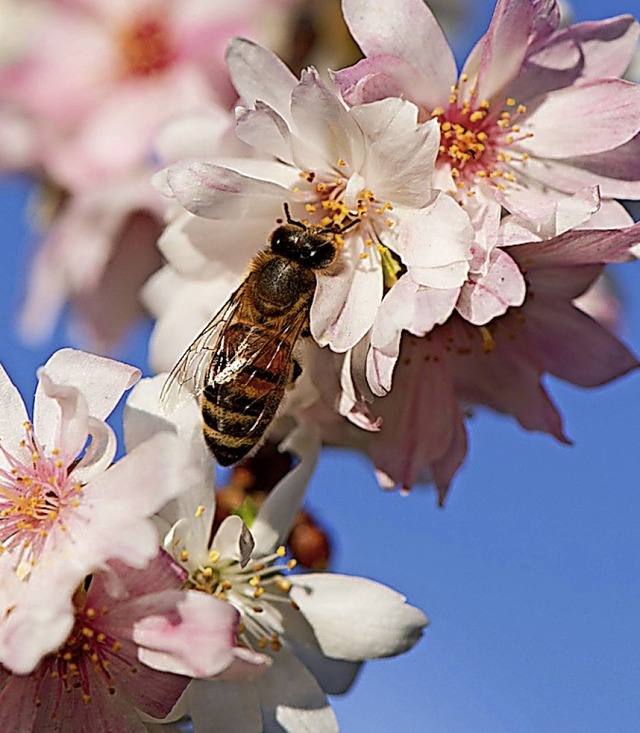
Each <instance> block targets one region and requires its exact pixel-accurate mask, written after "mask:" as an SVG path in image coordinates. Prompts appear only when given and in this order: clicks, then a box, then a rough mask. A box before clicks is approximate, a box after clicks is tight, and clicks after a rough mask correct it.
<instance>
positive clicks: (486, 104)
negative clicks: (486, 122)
mask: <svg viewBox="0 0 640 733" xmlns="http://www.w3.org/2000/svg"><path fill="white" fill-rule="evenodd" d="M479 106H480V107H482V109H489V108H490V107H491V105H490V104H489V100H488V99H483V100H482V102H480V105H479Z"/></svg>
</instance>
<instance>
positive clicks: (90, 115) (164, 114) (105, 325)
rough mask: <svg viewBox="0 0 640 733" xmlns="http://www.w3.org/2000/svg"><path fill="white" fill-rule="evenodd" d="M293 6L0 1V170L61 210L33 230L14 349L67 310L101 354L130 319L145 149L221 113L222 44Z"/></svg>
mask: <svg viewBox="0 0 640 733" xmlns="http://www.w3.org/2000/svg"><path fill="white" fill-rule="evenodd" d="M293 4H295V1H294V0H273V1H272V2H264V1H263V2H259V3H258V2H255V0H239V1H238V2H235V3H232V4H230V5H229V4H227V5H224V4H221V3H220V2H218V1H217V0H185V1H184V2H180V3H176V2H172V1H171V0H142V1H141V2H136V3H133V4H132V3H125V2H121V1H116V2H105V1H104V0H78V1H77V2H68V1H67V0H31V2H29V3H24V2H23V3H20V4H18V3H14V2H11V0H4V4H3V7H2V8H0V13H1V14H0V18H1V19H2V22H3V25H2V26H1V29H2V35H1V36H0V44H1V43H2V40H3V39H5V40H6V41H9V40H11V41H12V43H11V44H9V45H7V43H5V44H4V46H3V50H2V56H1V57H0V133H2V134H1V135H0V166H1V167H3V168H5V169H9V170H27V171H29V172H31V173H33V174H34V175H36V176H39V177H44V178H45V179H46V181H47V186H48V188H49V190H52V189H58V190H59V191H60V192H62V197H61V200H62V202H63V203H62V206H61V207H60V208H59V209H58V210H57V211H56V212H55V216H54V218H53V220H52V221H51V222H47V224H46V227H45V231H44V232H41V233H40V234H41V235H42V237H43V241H42V243H41V246H40V248H39V251H38V252H37V255H36V263H35V265H34V272H33V275H32V277H31V279H30V281H29V284H28V288H27V302H26V305H25V313H24V314H23V332H24V334H25V337H26V338H27V339H37V338H42V337H44V336H47V335H48V334H49V333H50V332H51V330H52V328H53V326H54V325H55V322H56V320H57V318H58V316H59V314H60V312H61V310H62V308H63V306H64V305H65V303H66V302H67V301H71V302H72V304H73V306H74V308H73V312H72V315H73V317H74V318H75V319H76V321H79V326H78V327H77V332H76V336H77V335H79V334H81V335H82V337H84V339H85V341H86V340H88V341H89V342H90V343H92V345H93V346H94V347H95V348H98V349H100V350H102V351H104V350H107V349H109V348H111V347H112V346H113V345H114V343H116V342H117V341H118V340H119V339H120V338H121V336H122V334H123V333H124V331H125V330H126V328H127V327H128V326H129V325H130V324H131V323H132V322H133V321H134V320H135V319H136V318H137V317H139V315H140V312H141V309H140V306H139V303H138V293H139V289H140V286H141V284H142V282H144V280H146V279H147V278H148V277H149V275H150V274H151V272H153V271H154V270H155V269H157V267H158V266H159V260H158V258H157V255H154V253H153V246H154V242H155V239H156V238H157V235H158V231H159V226H160V221H161V219H160V211H161V205H160V199H159V197H158V196H157V194H156V193H155V192H154V191H153V189H152V188H151V187H150V186H149V176H150V175H151V173H152V172H153V171H154V170H155V168H156V166H157V163H156V161H155V160H154V158H153V155H152V148H151V143H152V140H153V139H154V137H155V135H156V133H157V132H158V130H159V129H160V128H161V126H162V124H163V123H164V122H166V121H167V120H169V119H171V118H172V117H174V116H175V115H179V114H182V113H185V112H188V111H193V112H195V111H204V110H206V109H210V108H213V109H215V108H216V107H220V109H221V110H225V111H226V110H227V109H228V107H229V106H230V105H231V104H232V103H233V101H234V99H235V93H234V91H233V87H232V86H231V84H230V81H229V78H228V74H227V72H226V68H225V65H224V50H225V48H226V44H227V41H228V39H229V37H230V36H231V35H234V34H238V33H243V34H254V35H256V36H258V37H261V38H263V39H266V40H272V41H273V40H275V39H276V37H277V36H278V34H279V32H280V28H281V27H282V25H283V20H282V19H283V14H284V13H285V12H286V11H287V10H288V8H289V7H290V6H291V5H293ZM16 38H18V39H20V42H19V43H16V42H15V39H16ZM142 220H146V222H147V224H148V226H147V227H146V229H141V228H140V227H139V226H137V225H136V226H134V231H133V232H132V231H131V225H132V222H133V221H136V222H137V224H139V223H140V222H141V221H142ZM123 250H124V251H126V256H122V254H121V253H122V251H123ZM111 307H113V308H114V309H115V310H116V313H115V314H114V317H113V318H111V319H110V320H108V316H107V315H106V314H105V309H106V310H109V309H110V308H111Z"/></svg>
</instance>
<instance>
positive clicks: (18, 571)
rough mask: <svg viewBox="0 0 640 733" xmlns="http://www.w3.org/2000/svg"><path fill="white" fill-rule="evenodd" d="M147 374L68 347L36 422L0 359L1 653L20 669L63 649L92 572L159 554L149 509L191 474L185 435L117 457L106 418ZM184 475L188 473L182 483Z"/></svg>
mask: <svg viewBox="0 0 640 733" xmlns="http://www.w3.org/2000/svg"><path fill="white" fill-rule="evenodd" d="M139 375H140V372H139V371H138V370H137V369H135V368H133V367H130V366H128V365H126V364H121V363H119V362H115V361H112V360H110V359H103V358H101V357H97V356H93V355H91V354H85V353H83V352H79V351H74V350H71V349H63V350H61V351H58V352H56V353H55V354H54V355H53V356H52V357H51V358H50V359H49V361H48V362H47V363H46V364H45V365H44V366H43V367H42V368H41V369H40V370H39V372H38V377H39V384H38V389H37V391H36V396H35V406H34V415H33V420H30V419H29V418H28V416H27V412H26V409H25V406H24V404H23V402H22V399H21V397H20V395H19V394H18V392H17V390H16V388H15V387H14V386H13V384H12V383H11V382H10V381H9V378H8V376H7V375H6V373H5V372H4V370H2V369H0V394H1V395H2V404H3V411H2V415H1V416H0V543H1V547H2V552H1V554H0V576H1V577H2V582H1V583H0V661H1V662H2V664H4V665H5V666H6V667H7V668H9V669H11V670H12V671H14V672H16V673H18V674H26V673H28V672H30V671H31V670H32V669H33V668H34V667H35V666H36V664H37V662H38V660H39V659H40V657H41V656H42V655H43V654H45V653H47V652H49V651H52V650H53V649H56V648H57V647H58V646H59V645H60V644H61V643H62V642H63V640H64V639H65V638H66V637H67V635H68V634H69V632H70V629H71V626H72V623H73V609H72V602H71V599H72V596H73V594H74V593H75V590H76V587H77V586H78V584H79V583H81V581H82V580H83V579H84V577H85V576H86V575H87V574H89V573H90V572H92V571H94V570H97V569H100V568H102V567H104V565H105V563H107V562H109V561H113V560H119V561H121V562H123V563H126V564H127V565H130V566H132V567H137V568H143V567H144V566H145V565H146V564H147V562H148V561H149V560H150V559H151V558H152V557H154V556H155V554H156V552H157V547H158V540H157V535H156V532H155V530H154V527H153V525H152V523H151V522H150V521H149V519H148V518H149V517H150V516H151V515H152V514H153V513H154V512H156V511H157V510H158V509H160V507H162V505H163V504H165V503H166V502H167V501H169V500H170V499H172V498H173V497H175V496H176V495H178V494H179V493H180V492H181V491H183V490H185V488H187V487H188V485H189V480H190V477H191V480H193V474H194V471H196V469H195V468H194V467H193V466H191V465H190V464H189V463H188V456H187V454H186V452H185V451H184V449H183V448H182V446H181V445H180V443H179V441H177V440H176V439H175V438H174V437H173V436H170V435H165V434H163V435H158V436H156V437H154V438H153V439H152V440H149V441H148V442H146V443H145V444H143V445H140V446H138V447H137V449H136V450H134V451H132V452H130V453H129V455H127V456H125V457H124V458H122V459H121V460H119V461H117V462H115V463H114V458H115V453H116V440H115V435H114V433H113V431H112V429H111V428H110V427H109V426H108V425H107V424H106V423H105V422H104V420H105V418H106V417H107V416H108V415H109V413H110V412H111V410H112V409H113V408H114V407H115V405H116V403H117V402H118V401H119V399H120V397H121V396H122V394H123V392H124V391H125V390H126V389H128V388H129V387H131V386H132V384H133V383H134V382H135V381H137V379H138V378H139ZM185 482H186V483H185Z"/></svg>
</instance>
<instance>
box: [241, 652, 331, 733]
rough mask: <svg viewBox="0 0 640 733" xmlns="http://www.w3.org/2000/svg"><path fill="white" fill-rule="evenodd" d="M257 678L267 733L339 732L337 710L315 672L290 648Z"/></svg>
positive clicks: (265, 732)
mask: <svg viewBox="0 0 640 733" xmlns="http://www.w3.org/2000/svg"><path fill="white" fill-rule="evenodd" d="M274 662H275V663H274V664H273V666H272V667H271V669H269V670H268V671H267V673H266V674H264V675H263V676H262V677H260V678H259V679H258V680H257V681H256V683H255V684H256V685H257V687H258V689H259V691H260V702H261V707H262V716H263V720H264V733H283V731H286V733H338V723H337V721H336V718H335V715H334V714H333V710H332V709H331V707H330V706H329V703H328V702H327V699H326V697H325V695H324V693H323V692H322V689H321V688H320V685H319V684H318V683H317V682H316V680H315V678H314V677H313V676H312V675H311V673H310V672H309V671H308V670H307V669H306V668H305V667H304V665H302V664H301V662H299V661H298V659H296V657H294V656H293V654H291V653H290V652H289V651H288V650H287V649H286V648H283V649H281V650H280V651H279V652H278V654H277V657H276V658H275V660H274Z"/></svg>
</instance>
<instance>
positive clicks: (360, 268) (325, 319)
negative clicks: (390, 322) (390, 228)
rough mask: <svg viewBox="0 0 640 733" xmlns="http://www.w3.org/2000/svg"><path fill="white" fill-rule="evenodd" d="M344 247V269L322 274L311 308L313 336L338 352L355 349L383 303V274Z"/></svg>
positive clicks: (342, 259)
mask: <svg viewBox="0 0 640 733" xmlns="http://www.w3.org/2000/svg"><path fill="white" fill-rule="evenodd" d="M354 249H355V247H349V248H348V249H347V247H345V248H344V249H343V253H342V257H341V268H342V269H341V270H340V272H338V273H337V274H335V275H333V274H332V275H327V276H323V275H319V276H318V284H317V287H316V294H315V297H314V299H313V304H312V306H311V333H312V335H313V337H314V339H315V340H316V341H317V342H318V343H319V344H320V345H321V346H326V345H327V344H329V345H330V346H331V349H332V350H333V351H337V352H338V353H341V352H344V351H347V349H350V348H352V347H353V346H355V344H357V343H358V341H360V339H361V338H362V337H363V336H364V335H365V333H367V331H368V330H369V329H370V328H371V326H372V324H373V322H374V320H375V317H376V312H377V310H378V306H379V305H380V301H381V300H382V286H383V283H382V272H381V270H380V266H379V265H378V264H377V263H374V262H373V261H372V260H373V258H375V257H376V256H377V253H376V252H374V253H372V256H371V257H368V258H367V259H366V260H362V259H359V258H358V257H357V255H356V254H354V252H353V250H354Z"/></svg>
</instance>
